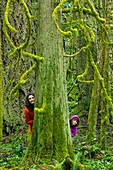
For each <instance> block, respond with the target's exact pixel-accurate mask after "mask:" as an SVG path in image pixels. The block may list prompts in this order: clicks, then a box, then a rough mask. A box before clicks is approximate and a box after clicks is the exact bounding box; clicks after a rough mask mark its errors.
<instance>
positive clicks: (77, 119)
mask: <svg viewBox="0 0 113 170" xmlns="http://www.w3.org/2000/svg"><path fill="white" fill-rule="evenodd" d="M74 119H75V120H76V122H77V124H76V125H73V124H72V120H73V119H72V120H70V121H69V122H70V127H72V126H75V127H77V126H78V125H79V120H78V119H77V118H74Z"/></svg>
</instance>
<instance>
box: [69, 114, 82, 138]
mask: <svg viewBox="0 0 113 170" xmlns="http://www.w3.org/2000/svg"><path fill="white" fill-rule="evenodd" d="M69 122H70V132H71V137H74V136H75V135H76V134H77V131H78V130H77V127H78V126H79V124H80V118H79V117H78V116H77V115H73V116H72V117H71V118H70V119H69Z"/></svg>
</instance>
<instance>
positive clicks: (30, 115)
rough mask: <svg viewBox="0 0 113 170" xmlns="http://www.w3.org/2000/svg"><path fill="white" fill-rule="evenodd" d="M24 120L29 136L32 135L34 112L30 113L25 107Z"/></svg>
mask: <svg viewBox="0 0 113 170" xmlns="http://www.w3.org/2000/svg"><path fill="white" fill-rule="evenodd" d="M24 120H25V122H26V124H28V125H29V127H30V135H32V126H33V120H34V111H32V112H31V111H30V110H29V109H28V108H27V107H26V108H25V109H24Z"/></svg>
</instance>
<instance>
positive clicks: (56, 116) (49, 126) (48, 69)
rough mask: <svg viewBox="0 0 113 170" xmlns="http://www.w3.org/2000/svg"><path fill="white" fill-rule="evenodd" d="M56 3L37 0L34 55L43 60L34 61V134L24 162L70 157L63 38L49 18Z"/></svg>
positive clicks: (71, 154)
mask: <svg viewBox="0 0 113 170" xmlns="http://www.w3.org/2000/svg"><path fill="white" fill-rule="evenodd" d="M55 5H57V4H56V3H54V1H53V0H51V1H50V0H44V1H43V3H42V1H41V0H39V1H38V8H37V9H38V14H37V18H38V30H37V31H38V37H37V54H38V55H40V56H43V57H44V62H43V63H41V64H40V63H39V64H37V72H36V90H35V118H34V126H33V136H32V139H31V143H30V145H29V147H28V151H27V153H26V156H25V158H24V160H23V162H25V159H26V161H29V159H31V155H32V160H31V161H32V162H33V161H35V160H36V161H37V160H39V159H42V160H49V161H50V160H53V159H54V160H57V161H58V162H59V163H61V162H62V161H64V162H66V163H67V162H68V161H69V160H70V158H73V150H72V141H71V136H70V129H69V115H68V106H67V87H66V64H65V59H64V58H63V41H62V37H61V36H60V35H59V34H58V33H57V31H56V28H55V25H54V23H53V19H52V12H53V9H54V7H55ZM59 19H60V18H59ZM39 108H40V109H39ZM68 158H69V159H68ZM69 164H70V163H69ZM65 168H66V167H65ZM67 168H68V170H69V168H70V165H69V166H68V165H67Z"/></svg>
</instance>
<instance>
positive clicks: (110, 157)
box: [0, 127, 113, 170]
mask: <svg viewBox="0 0 113 170" xmlns="http://www.w3.org/2000/svg"><path fill="white" fill-rule="evenodd" d="M22 128H23V127H21V128H20V129H19V131H18V132H16V133H14V134H10V135H9V136H5V137H3V142H1V143H0V170H9V169H10V170H20V168H19V165H20V163H21V160H22V157H23V156H24V154H25V152H26V149H27V144H28V141H29V131H28V132H27V131H26V130H25V131H24V133H23V129H22ZM108 136H109V138H108V139H109V141H108V146H106V150H101V148H100V146H99V142H98V141H96V140H95V144H94V145H92V146H90V145H87V144H86V143H85V140H84V139H85V138H84V136H82V135H80V134H77V136H76V138H75V141H73V145H74V152H75V158H74V160H73V167H72V169H71V170H112V169H113V145H112V140H113V139H112V136H111V134H110V133H109V134H108ZM56 162H57V160H54V161H52V163H51V165H48V163H47V162H42V161H41V160H40V165H37V164H33V165H32V166H31V167H29V168H28V167H26V168H23V169H25V170H27V169H28V170H52V169H53V167H54V164H56ZM57 164H58V162H57ZM23 169H22V170H23ZM59 170H64V169H63V167H60V169H59Z"/></svg>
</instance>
